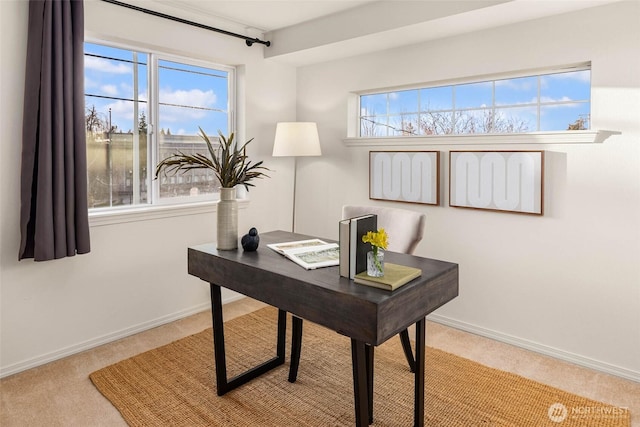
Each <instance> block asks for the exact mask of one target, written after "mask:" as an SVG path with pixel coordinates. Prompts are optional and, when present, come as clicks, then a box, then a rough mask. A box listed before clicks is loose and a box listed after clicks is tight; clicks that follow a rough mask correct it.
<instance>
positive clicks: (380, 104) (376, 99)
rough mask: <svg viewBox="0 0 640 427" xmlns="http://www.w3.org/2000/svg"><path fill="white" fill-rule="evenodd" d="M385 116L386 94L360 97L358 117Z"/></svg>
mask: <svg viewBox="0 0 640 427" xmlns="http://www.w3.org/2000/svg"><path fill="white" fill-rule="evenodd" d="M379 114H387V94H386V93H380V94H376V95H363V96H361V97H360V115H361V116H376V115H379Z"/></svg>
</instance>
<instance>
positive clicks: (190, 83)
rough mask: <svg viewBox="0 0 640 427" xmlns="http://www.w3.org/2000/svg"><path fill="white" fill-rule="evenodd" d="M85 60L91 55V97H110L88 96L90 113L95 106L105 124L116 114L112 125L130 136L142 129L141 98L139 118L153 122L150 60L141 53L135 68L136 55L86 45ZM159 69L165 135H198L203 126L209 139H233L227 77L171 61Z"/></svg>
mask: <svg viewBox="0 0 640 427" xmlns="http://www.w3.org/2000/svg"><path fill="white" fill-rule="evenodd" d="M85 54H91V55H85V93H86V94H88V95H98V96H103V97H106V98H98V97H94V96H87V97H85V102H86V107H87V108H90V107H91V106H93V105H95V107H96V110H97V111H98V112H99V114H100V117H101V119H103V120H105V121H108V118H109V109H111V123H112V125H115V126H117V127H118V129H119V130H121V131H123V132H127V131H129V130H131V129H133V128H134V127H135V126H136V125H135V123H134V102H133V101H132V100H133V99H135V98H136V96H135V94H136V92H137V99H138V101H139V103H138V106H139V107H138V108H139V111H138V114H140V113H142V112H144V114H145V116H146V117H147V121H148V118H149V112H148V104H147V102H146V101H148V99H149V98H148V91H149V89H148V77H147V74H148V67H149V65H148V64H147V62H148V60H149V58H148V55H147V54H145V53H138V54H137V64H134V52H131V51H129V50H125V49H116V48H111V47H106V46H101V45H96V44H90V43H86V44H85ZM92 55H98V56H101V57H97V56H92ZM106 58H113V59H106ZM158 66H159V70H158V86H159V87H158V92H159V93H158V101H159V103H160V107H159V108H160V111H159V120H158V128H159V130H160V129H163V130H165V131H166V130H167V129H168V130H170V132H171V133H172V134H179V135H196V134H197V133H198V132H199V131H198V126H200V127H202V128H203V129H204V130H205V132H206V133H207V134H209V135H217V133H218V130H221V131H222V132H223V133H225V134H226V133H228V131H229V129H228V125H227V109H228V89H227V87H228V86H227V85H228V79H227V72H226V71H221V70H214V69H207V68H203V67H197V66H192V65H185V64H180V63H177V62H171V61H167V60H159V61H158ZM135 71H137V90H136V85H135V81H136V78H135V73H134V72H135Z"/></svg>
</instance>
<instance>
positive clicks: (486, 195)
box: [449, 151, 544, 215]
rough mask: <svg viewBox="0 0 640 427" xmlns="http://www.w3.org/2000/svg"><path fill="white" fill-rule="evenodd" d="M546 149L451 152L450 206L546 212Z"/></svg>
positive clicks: (537, 213)
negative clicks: (544, 192)
mask: <svg viewBox="0 0 640 427" xmlns="http://www.w3.org/2000/svg"><path fill="white" fill-rule="evenodd" d="M543 188H544V151H451V152H449V206H453V207H460V208H472V209H487V210H492V211H503V212H515V213H523V214H531V215H542V214H543V213H544V209H543V208H544V198H543Z"/></svg>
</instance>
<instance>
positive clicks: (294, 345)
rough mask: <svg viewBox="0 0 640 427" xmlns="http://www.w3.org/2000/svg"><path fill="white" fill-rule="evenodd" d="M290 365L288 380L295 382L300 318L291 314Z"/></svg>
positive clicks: (298, 359) (299, 342) (300, 328)
mask: <svg viewBox="0 0 640 427" xmlns="http://www.w3.org/2000/svg"><path fill="white" fill-rule="evenodd" d="M291 329H292V332H291V365H289V382H290V383H294V382H296V378H298V366H299V365H300V350H301V349H302V319H301V318H299V317H298V316H291Z"/></svg>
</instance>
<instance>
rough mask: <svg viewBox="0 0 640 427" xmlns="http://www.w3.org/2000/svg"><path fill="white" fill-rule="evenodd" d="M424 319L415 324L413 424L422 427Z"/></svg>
mask: <svg viewBox="0 0 640 427" xmlns="http://www.w3.org/2000/svg"><path fill="white" fill-rule="evenodd" d="M425 323H426V321H425V319H424V318H422V319H421V320H419V321H417V322H416V374H415V375H416V377H415V401H414V424H415V426H416V427H423V426H424V355H425Z"/></svg>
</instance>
